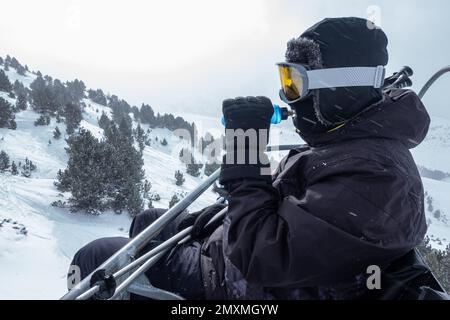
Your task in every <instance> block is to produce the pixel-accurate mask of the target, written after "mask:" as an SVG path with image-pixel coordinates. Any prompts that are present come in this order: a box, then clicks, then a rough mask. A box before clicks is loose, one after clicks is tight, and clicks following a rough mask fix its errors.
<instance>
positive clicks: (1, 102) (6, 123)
mask: <svg viewBox="0 0 450 320" xmlns="http://www.w3.org/2000/svg"><path fill="white" fill-rule="evenodd" d="M14 124H15V122H14V113H13V106H12V105H11V104H10V103H9V102H8V101H6V100H5V99H3V98H1V97H0V128H11V126H14Z"/></svg>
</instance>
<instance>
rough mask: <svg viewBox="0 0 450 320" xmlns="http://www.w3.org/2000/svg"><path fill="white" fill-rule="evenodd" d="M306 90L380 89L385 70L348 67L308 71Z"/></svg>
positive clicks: (380, 68)
mask: <svg viewBox="0 0 450 320" xmlns="http://www.w3.org/2000/svg"><path fill="white" fill-rule="evenodd" d="M307 75H308V89H310V90H312V89H324V88H339V87H374V88H381V87H382V86H383V83H384V75H385V69H384V67H383V66H378V67H348V68H330V69H318V70H308V71H307Z"/></svg>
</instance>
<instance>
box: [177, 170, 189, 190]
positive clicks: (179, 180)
mask: <svg viewBox="0 0 450 320" xmlns="http://www.w3.org/2000/svg"><path fill="white" fill-rule="evenodd" d="M185 181H186V179H184V175H183V173H182V172H181V171H179V170H177V171H175V184H176V185H177V186H179V187H180V186H182V185H183V183H184V182H185Z"/></svg>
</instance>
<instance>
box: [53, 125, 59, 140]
mask: <svg viewBox="0 0 450 320" xmlns="http://www.w3.org/2000/svg"><path fill="white" fill-rule="evenodd" d="M60 137H61V131H59V128H58V127H55V130H54V131H53V138H55V139H56V140H58V139H59V138H60Z"/></svg>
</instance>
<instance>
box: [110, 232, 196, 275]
mask: <svg viewBox="0 0 450 320" xmlns="http://www.w3.org/2000/svg"><path fill="white" fill-rule="evenodd" d="M191 231H192V227H188V228H186V229H184V230H182V231H180V232H179V233H177V234H176V235H174V236H173V237H172V238H170V239H168V240H166V241H164V242H163V243H161V244H160V245H159V246H157V247H155V248H153V249H152V250H150V251H149V252H147V253H146V254H144V255H143V256H141V257H139V259H136V260H135V261H133V262H131V263H130V264H128V265H126V266H125V267H124V268H122V269H120V270H118V271H117V272H115V273H114V274H113V276H114V278H116V279H118V278H120V277H121V276H123V275H124V274H126V273H127V272H129V271H131V270H133V269H134V268H136V267H139V266H140V265H141V264H142V263H143V262H144V261H146V260H148V259H150V258H152V257H153V256H154V255H156V254H158V253H160V252H161V251H164V250H166V249H171V247H172V246H173V245H176V244H177V243H178V242H179V241H181V240H182V239H183V238H184V237H186V236H187V235H189V233H190V232H191Z"/></svg>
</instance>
